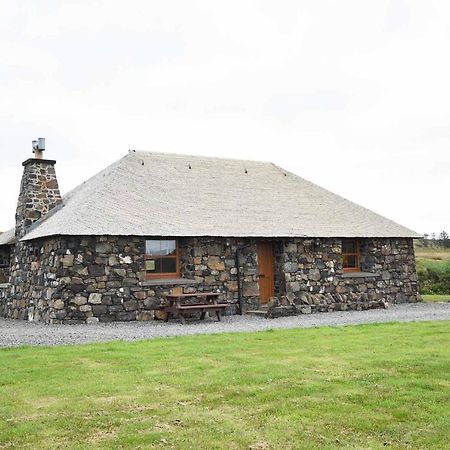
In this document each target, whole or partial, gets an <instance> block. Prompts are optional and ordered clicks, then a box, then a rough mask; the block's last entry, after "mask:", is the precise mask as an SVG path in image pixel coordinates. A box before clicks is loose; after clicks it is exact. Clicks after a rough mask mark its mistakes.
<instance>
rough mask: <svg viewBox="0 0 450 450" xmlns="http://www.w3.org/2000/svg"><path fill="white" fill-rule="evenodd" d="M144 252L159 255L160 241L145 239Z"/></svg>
mask: <svg viewBox="0 0 450 450" xmlns="http://www.w3.org/2000/svg"><path fill="white" fill-rule="evenodd" d="M145 253H146V254H147V255H160V254H161V241H145Z"/></svg>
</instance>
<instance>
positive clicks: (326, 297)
mask: <svg viewBox="0 0 450 450" xmlns="http://www.w3.org/2000/svg"><path fill="white" fill-rule="evenodd" d="M245 244H250V245H249V246H246V247H245V248H244V249H242V252H241V277H242V294H243V299H244V306H245V308H247V309H248V308H251V309H254V308H255V307H258V305H259V298H258V297H259V287H258V261H257V255H256V244H255V243H254V241H249V240H246V239H224V238H182V239H179V247H180V257H181V277H182V278H181V279H179V280H147V279H146V273H145V271H144V253H145V238H142V237H117V236H98V237H95V236H92V237H51V238H45V239H40V240H36V241H32V242H22V243H20V248H21V251H20V252H17V251H16V253H15V254H14V257H13V259H12V261H11V277H10V282H11V284H10V287H9V291H8V296H7V301H6V300H5V299H4V300H3V303H2V306H0V314H2V315H3V316H5V317H12V318H16V319H28V320H35V321H43V322H46V323H84V322H88V323H89V322H96V321H102V322H106V321H114V320H119V321H129V320H149V319H151V318H153V316H154V311H155V310H157V309H158V307H159V306H161V305H162V304H163V303H164V301H165V296H166V295H167V294H168V293H169V292H177V291H178V292H186V293H192V292H198V291H200V292H201V291H220V292H221V293H222V300H224V301H227V302H228V303H229V304H230V307H229V311H228V313H235V312H236V310H237V308H236V304H237V301H238V281H237V280H238V276H237V272H238V271H237V267H236V261H235V254H236V249H237V248H238V247H241V246H244V245H245ZM360 244H361V245H360V247H361V268H362V272H360V273H344V272H343V268H342V256H341V250H342V248H341V246H342V240H341V239H337V238H336V239H314V240H312V239H276V240H274V261H275V267H274V275H275V286H276V298H274V299H272V300H271V302H270V308H269V316H272V317H276V316H280V315H289V314H299V313H303V314H305V313H311V312H316V311H317V312H325V311H333V310H345V309H368V308H374V307H380V306H384V305H385V304H386V303H387V302H392V303H402V302H414V301H417V300H418V299H419V297H418V293H417V275H416V270H415V260H414V249H413V243H412V240H411V239H362V240H360ZM0 301H1V300H0Z"/></svg>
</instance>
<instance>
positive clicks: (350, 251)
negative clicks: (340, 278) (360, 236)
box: [342, 239, 360, 272]
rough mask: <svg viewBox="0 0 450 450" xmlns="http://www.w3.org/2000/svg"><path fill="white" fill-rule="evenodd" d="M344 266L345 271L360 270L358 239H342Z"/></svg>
mask: <svg viewBox="0 0 450 450" xmlns="http://www.w3.org/2000/svg"><path fill="white" fill-rule="evenodd" d="M342 266H343V268H344V272H359V271H360V268H359V242H358V241H357V240H356V239H345V240H343V241H342Z"/></svg>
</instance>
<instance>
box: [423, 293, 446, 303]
mask: <svg viewBox="0 0 450 450" xmlns="http://www.w3.org/2000/svg"><path fill="white" fill-rule="evenodd" d="M422 298H423V300H424V301H426V302H450V294H449V295H433V294H429V295H422Z"/></svg>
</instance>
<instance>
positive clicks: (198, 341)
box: [0, 322, 450, 449]
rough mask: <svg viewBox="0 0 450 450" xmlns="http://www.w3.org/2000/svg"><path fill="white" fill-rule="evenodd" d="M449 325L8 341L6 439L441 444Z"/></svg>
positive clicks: (63, 443)
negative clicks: (79, 342)
mask: <svg viewBox="0 0 450 450" xmlns="http://www.w3.org/2000/svg"><path fill="white" fill-rule="evenodd" d="M449 325H450V323H449V322H424V323H409V324H382V325H361V326H352V327H336V328H327V327H325V328H316V329H295V330H278V331H267V332H259V333H248V334H245V333H244V334H220V335H203V336H192V337H179V338H170V339H158V340H150V341H140V342H134V343H125V342H115V343H107V344H94V345H83V346H67V347H53V348H52V347H44V348H37V347H24V348H18V349H4V350H0V399H1V401H0V448H10V447H11V448H20V449H26V448H30V449H31V448H32V449H40V448H105V449H106V448H108V449H110V448H112V449H115V448H117V449H118V448H177V449H188V448H190V449H192V448H193V449H221V448H224V449H241V448H242V449H247V448H254V449H265V448H283V449H292V448H296V449H297V448H308V449H310V448H317V447H321V448H338V447H339V448H342V447H351V448H355V447H356V448H384V447H385V446H392V448H400V449H401V448H405V449H406V448H408V449H409V448H445V447H446V445H447V444H448V435H449V433H450V428H449V409H448V399H449V394H450V389H449V387H450V382H449V373H450V358H449V356H450V352H449Z"/></svg>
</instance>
